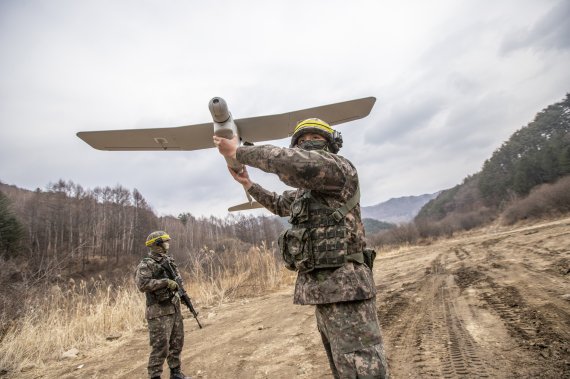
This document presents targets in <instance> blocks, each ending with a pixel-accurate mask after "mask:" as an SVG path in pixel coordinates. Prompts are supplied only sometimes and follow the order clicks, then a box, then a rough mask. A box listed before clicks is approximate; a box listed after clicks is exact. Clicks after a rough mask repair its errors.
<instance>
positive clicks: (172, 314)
mask: <svg viewBox="0 0 570 379" xmlns="http://www.w3.org/2000/svg"><path fill="white" fill-rule="evenodd" d="M164 259H168V260H170V264H171V266H172V267H173V268H174V269H175V270H178V269H177V268H176V265H175V264H174V261H173V259H172V258H171V257H170V256H168V255H165V254H161V253H159V252H158V250H157V249H156V248H153V249H152V250H151V252H150V253H149V255H148V256H147V257H145V258H143V259H142V261H141V262H140V264H139V265H138V267H137V271H136V277H135V279H136V283H137V287H138V289H139V290H140V291H141V292H144V293H145V294H146V312H145V313H146V314H145V315H146V319H147V321H148V330H149V334H150V346H151V349H152V350H151V353H150V357H149V360H148V375H149V377H150V378H160V375H161V374H162V365H163V364H164V360H165V359H167V362H168V367H170V371H171V373H173V372H179V371H180V353H181V352H182V346H183V345H184V325H183V322H182V320H183V319H182V313H181V310H180V298H179V296H178V293H177V292H173V291H170V290H169V289H168V276H167V274H166V271H165V270H164V268H163V267H162V266H161V262H162V261H163V260H164Z"/></svg>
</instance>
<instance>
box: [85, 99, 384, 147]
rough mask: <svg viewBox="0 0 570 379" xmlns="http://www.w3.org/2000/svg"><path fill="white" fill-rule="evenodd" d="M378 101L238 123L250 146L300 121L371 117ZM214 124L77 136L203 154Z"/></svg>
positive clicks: (97, 143)
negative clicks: (195, 151)
mask: <svg viewBox="0 0 570 379" xmlns="http://www.w3.org/2000/svg"><path fill="white" fill-rule="evenodd" d="M375 101H376V98H374V97H365V98H362V99H357V100H351V101H344V102H341V103H335V104H329V105H323V106H320V107H315V108H308V109H302V110H299V111H294V112H288V113H282V114H276V115H270V116H260V117H250V118H242V119H238V120H235V123H236V125H237V128H238V131H239V134H240V137H241V139H242V140H243V141H247V142H260V141H271V140H277V139H281V138H286V137H289V136H291V135H292V134H293V129H294V128H295V126H296V125H297V123H298V122H299V121H301V120H304V119H306V118H310V117H316V118H320V119H322V120H324V121H326V122H328V123H329V124H330V125H331V126H332V125H338V124H342V123H343V122H348V121H353V120H358V119H360V118H363V117H366V116H368V114H369V113H370V111H371V110H372V107H373V106H374V102H375ZM213 134H214V126H213V123H212V122H208V123H204V124H197V125H186V126H179V127H174V128H153V129H124V130H101V131H92V132H79V133H77V136H78V137H79V138H81V139H82V140H83V141H85V142H87V143H88V144H89V145H91V146H92V147H94V148H95V149H99V150H115V151H145V150H200V149H207V148H211V147H214V143H213V142H212V136H213Z"/></svg>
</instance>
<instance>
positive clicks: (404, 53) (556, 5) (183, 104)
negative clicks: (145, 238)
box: [0, 0, 570, 217]
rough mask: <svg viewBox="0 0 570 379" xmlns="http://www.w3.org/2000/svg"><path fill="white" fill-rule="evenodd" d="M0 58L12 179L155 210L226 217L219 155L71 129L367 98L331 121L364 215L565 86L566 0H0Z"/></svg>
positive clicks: (410, 191)
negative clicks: (117, 141) (105, 147)
mask: <svg viewBox="0 0 570 379" xmlns="http://www.w3.org/2000/svg"><path fill="white" fill-rule="evenodd" d="M0 54H1V58H0V133H1V134H0V135H1V137H2V142H3V144H2V148H1V149H0V181H2V182H4V183H7V184H14V185H16V186H18V187H21V188H27V189H35V188H37V187H40V188H43V189H45V188H46V186H47V184H48V183H50V182H55V181H57V180H58V179H60V178H61V179H64V180H72V181H73V182H75V183H79V184H81V185H83V186H84V187H86V188H90V189H92V188H94V187H96V186H115V185H117V184H121V185H123V186H125V187H126V188H128V189H131V190H132V189H134V188H137V189H138V190H139V191H140V192H141V193H142V194H143V196H144V197H145V198H146V199H147V201H148V202H149V203H150V204H151V205H152V206H153V208H154V209H155V211H156V213H157V214H158V215H164V214H173V215H177V214H179V213H180V212H190V213H192V214H194V215H196V216H202V215H204V216H208V215H216V216H220V217H224V216H225V215H226V214H227V212H226V209H227V207H228V206H230V205H234V204H237V203H241V202H243V201H245V196H244V194H243V190H242V188H241V186H240V185H239V184H237V183H236V182H234V181H233V179H232V178H231V177H230V176H229V174H228V173H227V170H226V167H225V161H224V160H223V158H222V157H221V156H220V155H219V154H218V153H217V151H216V150H214V149H208V150H201V151H197V152H109V151H99V150H95V149H92V148H91V147H90V146H88V145H87V144H86V143H84V142H83V141H82V140H80V139H79V138H77V137H76V135H75V134H76V133H77V132H78V131H83V130H107V129H130V128H143V127H144V128H148V127H171V126H181V125H189V124H195V123H203V122H208V121H210V120H211V116H210V114H209V111H208V107H207V105H208V101H209V100H210V98H211V97H213V96H221V97H223V98H224V99H226V101H227V102H228V105H229V107H230V110H231V111H232V114H233V116H234V118H236V119H239V118H244V117H252V116H261V115H268V114H273V113H283V112H288V111H293V110H297V109H303V108H308V107H313V106H318V105H324V104H329V103H334V102H339V101H345V100H351V99H355V98H360V97H366V96H374V97H376V98H377V102H376V105H375V107H374V108H373V109H372V112H371V114H370V116H369V117H367V118H365V119H362V120H359V121H355V122H351V123H348V124H344V125H340V126H339V127H338V129H339V130H340V131H341V132H342V134H343V136H344V141H345V143H344V147H343V149H342V150H341V152H340V153H341V154H342V155H344V156H345V157H347V158H348V159H350V160H351V161H352V162H353V163H354V164H355V165H356V167H357V168H358V170H359V176H360V182H361V190H362V200H361V204H362V205H363V206H369V205H374V204H377V203H380V202H383V201H386V200H388V199H390V198H392V197H400V196H408V195H421V194H424V193H433V192H436V191H439V190H442V189H446V188H449V187H452V186H454V185H456V184H459V183H461V181H462V180H463V178H464V177H466V176H467V175H469V174H473V173H475V172H477V171H479V170H480V169H481V167H482V164H483V162H484V161H485V159H487V158H489V157H490V156H491V154H492V152H493V151H494V150H495V149H497V148H498V147H499V146H500V145H501V143H502V142H503V141H505V140H507V139H508V138H509V136H510V135H511V134H512V133H513V132H514V131H516V130H517V129H519V128H521V127H523V126H525V125H526V124H528V123H529V122H530V121H532V119H533V117H534V115H535V114H536V113H537V112H538V111H540V110H542V109H543V108H544V107H546V106H548V105H549V104H552V103H554V102H557V101H560V100H562V98H563V97H564V96H565V94H566V93H567V92H570V1H568V0H560V1H556V0H501V1H480V0H468V1H460V0H430V1H425V0H409V1H404V0H397V1H386V0H382V1H380V0H372V1H358V0H355V1H344V0H343V1H330V0H322V1H316V0H315V1H310V0H299V1H296V0H293V1H292V0H286V1H267V0H265V1H239V2H238V1H215V2H210V1H190V0H187V1H158V0H156V1H142V0H137V1H134V0H133V1H127V0H125V1H118V0H107V1H102V0H96V1H95V0H93V1H90V0H82V1H74V0H69V1H59V0H44V1H26V0H13V1H10V0H2V1H0ZM274 143H275V144H277V145H280V146H286V145H287V144H288V141H286V140H281V141H277V142H274ZM250 174H251V176H252V179H254V180H255V181H258V182H259V183H261V184H262V185H263V186H265V187H266V188H268V189H271V190H275V191H277V192H280V191H282V190H284V189H286V187H285V186H284V185H282V184H281V183H280V182H279V181H278V180H277V179H276V177H275V176H273V175H268V174H265V173H262V172H261V171H259V170H255V169H251V170H250ZM256 212H257V213H256V214H261V213H260V212H267V211H261V210H260V211H256Z"/></svg>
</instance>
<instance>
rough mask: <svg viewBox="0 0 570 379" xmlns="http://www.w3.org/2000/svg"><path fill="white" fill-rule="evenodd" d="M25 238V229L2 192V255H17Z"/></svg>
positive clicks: (0, 199) (0, 232)
mask: <svg viewBox="0 0 570 379" xmlns="http://www.w3.org/2000/svg"><path fill="white" fill-rule="evenodd" d="M23 237H24V229H23V228H22V225H21V224H20V222H19V221H18V220H17V219H16V216H14V214H13V213H12V211H11V209H10V201H9V200H8V198H7V197H6V195H4V193H3V192H0V253H3V254H6V255H8V256H10V255H12V254H14V253H16V251H17V248H18V246H19V244H20V242H21V240H22V238H23Z"/></svg>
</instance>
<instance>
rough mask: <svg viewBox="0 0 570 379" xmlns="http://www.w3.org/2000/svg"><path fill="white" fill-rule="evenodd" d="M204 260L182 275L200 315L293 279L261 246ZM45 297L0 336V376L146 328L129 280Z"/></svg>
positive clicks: (32, 301) (140, 299)
mask: <svg viewBox="0 0 570 379" xmlns="http://www.w3.org/2000/svg"><path fill="white" fill-rule="evenodd" d="M206 258H207V259H209V262H207V261H206V262H204V261H203V259H204V257H202V261H201V262H194V264H191V265H190V267H189V268H190V270H189V273H188V274H185V273H183V276H184V277H185V279H186V290H187V292H188V293H189V294H190V295H191V296H192V298H193V301H194V302H195V306H196V307H197V308H198V310H199V308H200V306H203V305H214V304H220V303H223V302H227V301H231V300H232V299H235V298H236V297H244V296H255V295H260V294H262V293H265V292H268V291H271V290H274V289H277V288H278V287H279V286H281V285H282V284H290V283H292V282H293V280H294V278H295V275H294V274H293V273H291V272H289V271H287V270H286V269H284V268H283V265H282V264H281V263H280V261H279V259H277V258H276V257H275V254H274V251H273V250H272V249H268V248H267V247H265V246H261V247H254V248H251V249H250V250H249V251H248V252H247V253H243V252H237V251H234V252H230V253H228V252H226V253H225V259H224V260H223V261H220V260H219V259H217V258H216V253H215V252H213V251H211V250H209V251H208V254H207V257H206ZM228 258H229V259H228ZM204 263H206V265H204ZM133 270H134V268H133ZM44 293H47V295H44V296H43V297H35V296H30V297H29V298H28V299H26V300H25V301H24V302H23V304H22V307H23V308H24V309H25V311H24V313H23V315H22V316H21V317H20V318H18V319H17V320H15V321H14V322H13V323H12V325H11V326H9V327H7V328H6V329H7V331H6V333H5V334H4V335H3V336H1V339H0V372H2V371H7V372H9V373H13V374H15V373H18V372H20V370H22V368H25V367H30V366H35V367H41V366H42V365H44V364H46V363H48V362H49V361H51V360H56V359H60V357H61V354H62V353H63V352H65V351H67V350H69V349H71V348H77V349H79V350H87V349H89V348H91V347H94V346H96V345H98V344H101V343H102V342H103V341H104V340H105V338H106V337H108V336H110V335H117V334H122V335H125V334H126V335H128V334H129V333H130V332H132V331H133V330H136V329H138V328H141V327H142V326H143V325H144V323H145V321H144V302H145V300H144V295H143V294H142V293H140V292H139V291H138V290H137V289H136V287H135V285H134V282H133V281H132V280H129V281H127V282H125V283H124V285H121V286H112V285H107V284H106V283H105V281H104V280H102V279H101V278H99V279H97V280H94V279H92V280H90V281H87V282H85V281H81V282H79V283H73V281H72V282H70V285H69V286H68V288H67V289H65V290H63V289H62V288H61V287H60V286H58V285H54V286H52V287H51V288H49V289H48V290H47V291H44Z"/></svg>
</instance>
